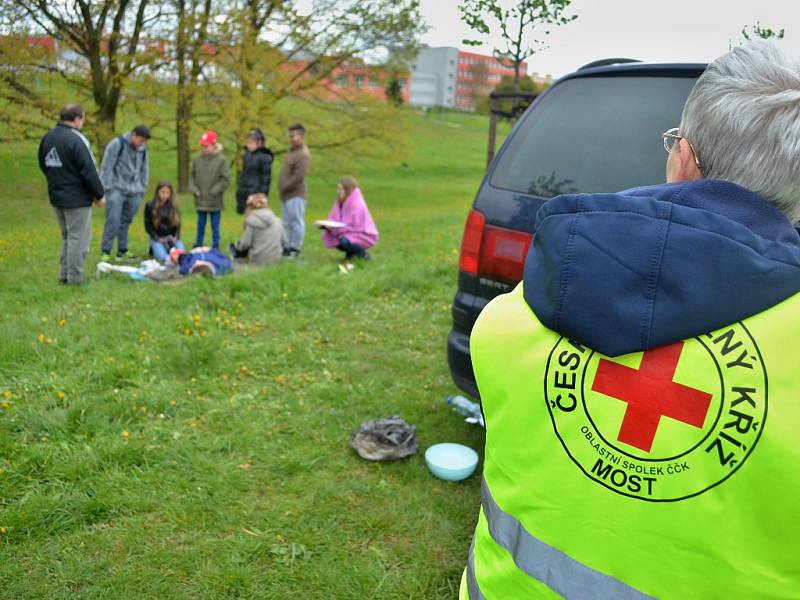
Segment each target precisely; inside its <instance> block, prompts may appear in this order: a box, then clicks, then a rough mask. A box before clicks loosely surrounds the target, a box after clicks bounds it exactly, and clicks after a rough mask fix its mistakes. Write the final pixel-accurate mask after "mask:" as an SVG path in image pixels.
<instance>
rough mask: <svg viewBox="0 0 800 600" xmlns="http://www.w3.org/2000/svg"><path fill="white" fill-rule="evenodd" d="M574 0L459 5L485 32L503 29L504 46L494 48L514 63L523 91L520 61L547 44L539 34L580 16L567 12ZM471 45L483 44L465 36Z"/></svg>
mask: <svg viewBox="0 0 800 600" xmlns="http://www.w3.org/2000/svg"><path fill="white" fill-rule="evenodd" d="M571 3H572V0H516V2H515V3H513V4H512V5H511V6H509V5H508V3H507V2H503V1H502V0H464V1H463V2H461V4H460V5H459V10H460V11H461V20H462V21H464V22H465V23H466V24H467V25H468V26H469V27H470V29H472V30H474V31H475V32H476V33H478V34H479V35H481V36H485V35H486V34H488V33H489V32H490V31H492V30H499V31H500V34H501V37H502V40H503V47H501V48H494V50H493V52H494V55H495V57H496V58H498V60H508V61H510V62H511V64H512V65H513V66H514V91H519V81H520V65H521V64H522V62H523V61H524V60H525V59H526V58H528V57H530V56H532V55H534V54H535V53H537V52H540V51H541V50H543V49H544V48H546V45H545V43H544V42H543V41H541V40H540V39H538V37H535V36H538V35H549V34H550V29H549V28H550V27H551V26H556V27H558V26H560V25H566V24H567V23H569V22H570V21H574V20H575V19H577V18H578V16H577V15H570V16H567V15H565V14H564V12H565V11H566V10H567V9H568V8H569V5H570V4H571ZM463 41H464V43H465V44H467V45H470V46H480V45H481V44H482V43H483V42H481V40H476V39H467V40H463Z"/></svg>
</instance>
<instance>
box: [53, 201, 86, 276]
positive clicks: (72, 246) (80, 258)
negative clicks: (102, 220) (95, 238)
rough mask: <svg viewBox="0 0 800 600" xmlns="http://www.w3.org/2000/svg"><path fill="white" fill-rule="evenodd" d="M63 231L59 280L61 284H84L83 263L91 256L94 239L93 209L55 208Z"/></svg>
mask: <svg viewBox="0 0 800 600" xmlns="http://www.w3.org/2000/svg"><path fill="white" fill-rule="evenodd" d="M53 212H54V213H55V214H56V219H58V226H59V229H61V270H60V273H59V275H58V280H59V281H60V282H61V283H69V284H77V283H83V282H84V281H85V280H86V277H85V275H84V273H83V263H84V261H85V260H86V257H87V256H88V254H89V242H90V241H91V239H92V207H91V206H85V207H82V208H58V207H57V206H54V207H53Z"/></svg>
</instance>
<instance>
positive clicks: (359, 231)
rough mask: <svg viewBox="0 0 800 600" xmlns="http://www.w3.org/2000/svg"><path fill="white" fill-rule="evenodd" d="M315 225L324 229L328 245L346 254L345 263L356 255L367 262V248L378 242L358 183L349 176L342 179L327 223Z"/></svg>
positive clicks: (319, 222) (321, 222)
mask: <svg viewBox="0 0 800 600" xmlns="http://www.w3.org/2000/svg"><path fill="white" fill-rule="evenodd" d="M316 225H317V226H318V227H320V228H321V229H322V230H323V231H322V241H323V243H324V244H325V246H326V247H327V248H336V249H337V250H341V251H342V252H344V253H345V260H350V259H351V258H353V257H354V256H357V257H359V258H363V259H367V260H368V259H369V254H367V248H371V247H372V246H374V245H375V242H377V241H378V229H377V227H375V221H373V220H372V215H371V214H370V212H369V208H367V203H366V201H365V200H364V196H363V194H362V193H361V190H360V189H359V188H358V184H357V183H356V180H355V179H354V178H353V177H350V176H349V175H348V176H345V177H342V178H341V179H340V180H339V185H338V186H337V187H336V200H335V201H334V203H333V206H332V207H331V211H330V213H329V214H328V219H327V221H317V223H316Z"/></svg>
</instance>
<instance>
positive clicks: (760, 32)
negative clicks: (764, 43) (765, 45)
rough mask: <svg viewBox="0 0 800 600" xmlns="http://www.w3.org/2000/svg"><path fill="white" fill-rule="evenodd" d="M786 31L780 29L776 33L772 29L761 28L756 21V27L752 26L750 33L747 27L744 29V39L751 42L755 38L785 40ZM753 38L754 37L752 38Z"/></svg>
mask: <svg viewBox="0 0 800 600" xmlns="http://www.w3.org/2000/svg"><path fill="white" fill-rule="evenodd" d="M784 31H785V30H784V29H780V30H778V31H774V30H773V29H772V28H771V27H761V23H760V22H759V21H756V24H755V25H751V26H750V31H749V32H748V31H747V25H745V26H744V27H742V32H741V33H742V37H743V38H744V39H745V40H747V41H749V40H751V39H755V38H761V39H762V40H768V39H770V38H775V39H778V40H780V39H783V35H784ZM751 36H752V37H751Z"/></svg>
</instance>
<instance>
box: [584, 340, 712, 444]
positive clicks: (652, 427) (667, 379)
mask: <svg viewBox="0 0 800 600" xmlns="http://www.w3.org/2000/svg"><path fill="white" fill-rule="evenodd" d="M682 350H683V342H675V343H674V344H668V345H666V346H660V347H658V348H653V349H652V350H647V351H646V352H645V353H644V355H643V356H642V362H641V364H640V365H639V369H638V370H637V369H631V368H630V367H626V366H624V365H620V364H618V363H615V362H612V361H610V360H606V359H601V360H600V365H599V366H598V367H597V374H596V375H595V378H594V382H593V383H592V390H594V391H595V392H600V393H601V394H605V395H606V396H611V397H612V398H617V399H618V400H623V401H624V402H627V403H628V407H627V408H626V409H625V418H624V419H623V420H622V426H621V427H620V430H619V435H618V436H617V439H618V440H619V441H620V442H624V443H626V444H629V445H630V446H635V447H636V448H639V449H641V450H644V451H645V452H650V448H652V447H653V440H654V439H655V437H656V431H657V430H658V425H659V422H660V420H661V417H670V418H671V419H675V420H677V421H681V422H682V423H686V424H688V425H692V426H693V427H697V428H701V427H702V426H703V423H704V422H705V420H706V414H707V413H708V407H709V406H710V405H711V394H707V393H706V392H703V391H701V390H697V389H695V388H691V387H688V386H686V385H681V384H680V383H675V382H674V381H672V378H673V377H674V376H675V369H676V368H677V366H678V361H679V360H680V357H681V351H682Z"/></svg>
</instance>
